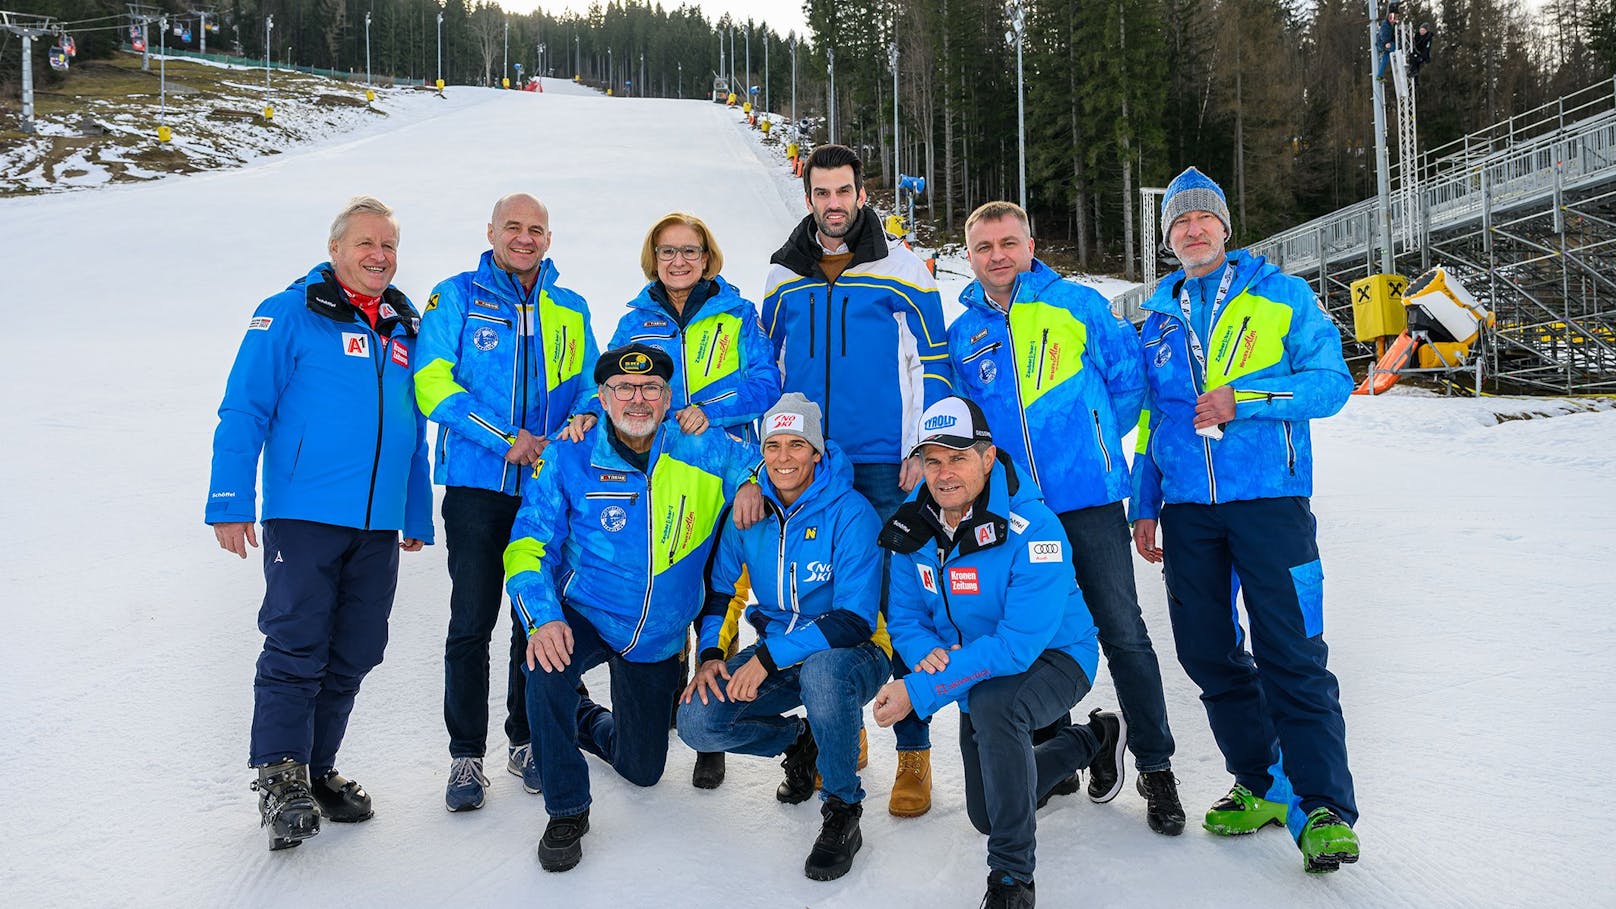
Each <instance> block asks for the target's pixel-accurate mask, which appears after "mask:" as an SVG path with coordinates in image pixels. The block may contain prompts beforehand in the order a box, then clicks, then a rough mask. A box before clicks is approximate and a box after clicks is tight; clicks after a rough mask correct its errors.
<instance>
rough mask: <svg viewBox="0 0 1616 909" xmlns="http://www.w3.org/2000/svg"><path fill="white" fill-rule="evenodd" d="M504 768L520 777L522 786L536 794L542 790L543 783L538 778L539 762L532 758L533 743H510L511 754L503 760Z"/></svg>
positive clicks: (512, 774)
mask: <svg viewBox="0 0 1616 909" xmlns="http://www.w3.org/2000/svg"><path fill="white" fill-rule="evenodd" d="M505 769H506V770H507V771H509V772H510V774H511V776H519V777H521V778H522V788H523V789H526V790H527V791H528V792H531V793H533V794H534V795H538V794H539V793H540V792H543V791H544V785H543V783H542V782H541V781H540V780H539V764H538V762H537V761H535V760H533V744H532V743H531V742H529V743H527V744H525V745H512V746H511V756H510V758H508V759H507V760H506V761H505Z"/></svg>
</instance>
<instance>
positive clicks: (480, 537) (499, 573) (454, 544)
mask: <svg viewBox="0 0 1616 909" xmlns="http://www.w3.org/2000/svg"><path fill="white" fill-rule="evenodd" d="M521 505H522V500H521V498H520V497H518V496H508V495H505V494H504V493H502V492H495V491H493V490H490V489H476V488H473V487H469V486H449V487H446V488H445V489H444V490H443V509H442V510H443V540H444V545H445V546H446V547H447V549H448V551H449V552H448V558H449V584H450V590H449V633H448V636H447V637H446V638H445V640H444V642H443V724H444V726H446V727H447V728H448V730H449V756H450V757H457V758H458V757H477V758H480V757H482V756H483V754H484V753H485V752H486V751H487V750H488V639H489V638H490V637H491V636H492V635H493V633H494V629H495V628H498V627H499V619H500V617H501V616H506V617H508V618H509V620H510V624H511V641H510V658H509V659H508V660H507V661H506V663H507V665H506V666H505V737H506V738H507V739H509V740H510V743H511V744H512V745H523V744H526V743H527V741H528V739H529V738H530V736H529V735H528V731H527V699H526V696H525V690H526V687H527V682H526V680H525V679H524V678H523V677H522V664H523V662H524V661H525V660H526V658H527V634H526V632H525V630H524V629H523V628H522V623H521V622H520V621H519V620H518V619H517V618H516V611H515V610H514V609H510V608H509V607H506V608H504V609H501V607H502V606H503V605H504V602H505V562H504V559H505V546H506V545H507V544H508V543H510V541H511V524H513V523H514V522H515V521H516V511H517V509H518V508H519V507H521Z"/></svg>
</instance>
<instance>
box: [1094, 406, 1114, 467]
mask: <svg viewBox="0 0 1616 909" xmlns="http://www.w3.org/2000/svg"><path fill="white" fill-rule="evenodd" d="M1089 413H1091V414H1093V415H1094V441H1095V443H1097V444H1098V445H1099V446H1100V456H1101V457H1103V458H1105V472H1106V473H1110V472H1111V452H1110V451H1108V450H1107V449H1106V447H1105V433H1104V432H1103V431H1101V429H1100V412H1099V411H1098V410H1091V411H1089Z"/></svg>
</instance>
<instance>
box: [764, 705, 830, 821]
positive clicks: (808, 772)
mask: <svg viewBox="0 0 1616 909" xmlns="http://www.w3.org/2000/svg"><path fill="white" fill-rule="evenodd" d="M818 761H819V744H818V743H817V742H815V741H814V730H813V729H812V727H810V726H809V725H808V720H807V719H806V718H805V719H803V721H802V731H801V732H799V733H797V741H796V742H795V743H794V744H793V745H792V746H791V747H790V748H787V749H786V759H785V760H783V761H781V762H780V766H781V767H784V768H785V771H786V778H785V781H784V782H782V783H781V784H780V787H779V788H778V789H776V790H774V797H775V798H777V799H779V800H780V801H782V802H785V803H786V804H787V805H799V804H801V803H803V802H806V801H808V797H809V796H811V795H813V794H814V769H815V765H816V764H817V763H818Z"/></svg>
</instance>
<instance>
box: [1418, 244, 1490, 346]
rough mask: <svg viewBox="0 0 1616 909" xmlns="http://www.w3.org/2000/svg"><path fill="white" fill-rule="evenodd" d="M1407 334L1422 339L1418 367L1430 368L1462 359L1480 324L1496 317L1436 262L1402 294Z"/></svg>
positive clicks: (1484, 325)
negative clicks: (1406, 318)
mask: <svg viewBox="0 0 1616 909" xmlns="http://www.w3.org/2000/svg"><path fill="white" fill-rule="evenodd" d="M1403 306H1404V307H1405V308H1406V309H1407V311H1408V331H1409V334H1411V335H1413V336H1415V337H1417V338H1419V339H1420V340H1422V341H1424V342H1425V343H1424V344H1423V345H1421V347H1420V351H1419V357H1420V367H1421V368H1423V369H1433V368H1437V367H1442V366H1453V365H1455V364H1458V363H1462V362H1464V361H1465V359H1466V358H1467V357H1468V356H1469V355H1470V347H1471V345H1473V344H1474V343H1475V341H1476V336H1477V335H1479V334H1480V333H1481V330H1482V328H1484V327H1485V328H1491V327H1492V326H1493V324H1494V323H1495V322H1496V321H1497V320H1496V317H1495V316H1494V315H1493V314H1492V312H1491V311H1490V310H1488V309H1487V307H1485V306H1483V305H1481V303H1479V302H1477V300H1476V298H1475V297H1474V296H1473V295H1472V294H1471V293H1470V291H1468V290H1466V289H1465V286H1464V285H1463V284H1461V283H1460V282H1459V279H1458V278H1455V277H1454V276H1453V275H1450V274H1448V271H1447V269H1445V268H1443V267H1442V266H1440V265H1438V266H1437V267H1435V268H1433V269H1431V270H1430V271H1428V272H1426V273H1425V274H1423V275H1420V277H1419V278H1418V279H1417V280H1415V281H1414V283H1413V284H1410V285H1409V286H1408V290H1407V291H1405V292H1404V294H1403Z"/></svg>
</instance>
